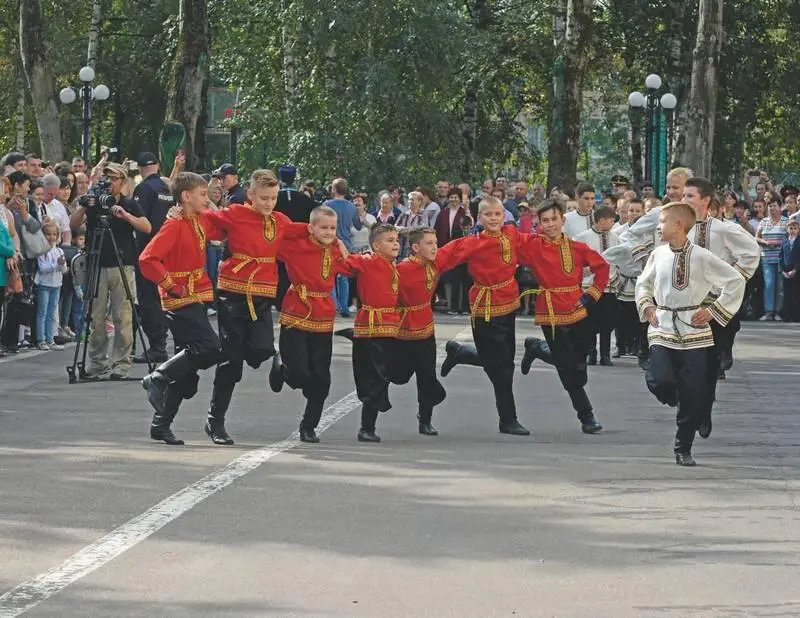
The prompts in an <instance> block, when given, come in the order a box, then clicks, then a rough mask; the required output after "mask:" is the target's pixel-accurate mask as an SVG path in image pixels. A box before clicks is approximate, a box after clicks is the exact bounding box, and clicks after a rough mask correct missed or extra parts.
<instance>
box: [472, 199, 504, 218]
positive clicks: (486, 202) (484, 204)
mask: <svg viewBox="0 0 800 618" xmlns="http://www.w3.org/2000/svg"><path fill="white" fill-rule="evenodd" d="M498 206H499V207H500V208H504V206H503V202H501V201H500V200H499V199H497V198H496V197H495V196H493V195H489V196H487V197H484V198H481V201H480V202H478V214H479V215H481V214H483V211H484V210H486V209H487V208H497V207H498Z"/></svg>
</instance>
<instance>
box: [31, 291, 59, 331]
mask: <svg viewBox="0 0 800 618" xmlns="http://www.w3.org/2000/svg"><path fill="white" fill-rule="evenodd" d="M60 294H61V288H54V287H51V286H49V285H40V286H39V297H38V300H37V302H36V335H37V338H38V340H39V342H42V341H46V342H47V343H50V342H51V341H53V336H54V335H55V333H56V329H57V328H58V297H59V295H60Z"/></svg>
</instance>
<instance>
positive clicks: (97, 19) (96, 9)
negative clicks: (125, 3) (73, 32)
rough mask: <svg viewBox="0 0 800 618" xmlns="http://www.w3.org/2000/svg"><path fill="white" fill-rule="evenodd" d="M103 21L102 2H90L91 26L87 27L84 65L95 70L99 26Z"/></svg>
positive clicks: (96, 0) (95, 0)
mask: <svg viewBox="0 0 800 618" xmlns="http://www.w3.org/2000/svg"><path fill="white" fill-rule="evenodd" d="M102 19H103V6H102V0H92V25H91V26H90V27H89V46H88V49H87V50H86V65H87V66H90V67H92V68H93V69H97V47H98V42H99V41H100V24H101V23H102Z"/></svg>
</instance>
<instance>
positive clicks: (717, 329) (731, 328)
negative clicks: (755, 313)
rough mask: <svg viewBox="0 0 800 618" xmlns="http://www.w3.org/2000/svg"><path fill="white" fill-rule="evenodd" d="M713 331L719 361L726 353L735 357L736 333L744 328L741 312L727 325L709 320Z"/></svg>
mask: <svg viewBox="0 0 800 618" xmlns="http://www.w3.org/2000/svg"><path fill="white" fill-rule="evenodd" d="M709 325H710V326H711V332H712V333H713V334H714V350H715V352H716V358H717V361H718V363H721V362H722V360H723V358H724V357H725V355H727V357H728V358H730V359H733V341H734V339H735V338H736V333H738V332H739V330H740V329H741V328H742V323H741V320H740V319H739V314H738V313H737V314H736V315H734V316H733V318H731V320H730V321H729V322H728V324H727V325H726V326H722V325H721V324H720V323H719V322H717V321H716V320H711V322H709Z"/></svg>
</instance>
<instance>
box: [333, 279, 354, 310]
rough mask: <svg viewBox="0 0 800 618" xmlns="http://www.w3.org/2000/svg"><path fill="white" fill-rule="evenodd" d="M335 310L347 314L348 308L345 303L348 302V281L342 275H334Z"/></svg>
mask: <svg viewBox="0 0 800 618" xmlns="http://www.w3.org/2000/svg"><path fill="white" fill-rule="evenodd" d="M335 293H336V295H335V296H334V298H335V299H336V310H337V311H338V312H339V313H344V312H349V311H350V306H349V305H348V304H347V301H348V300H350V279H348V278H347V277H345V276H344V275H336V290H335Z"/></svg>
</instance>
